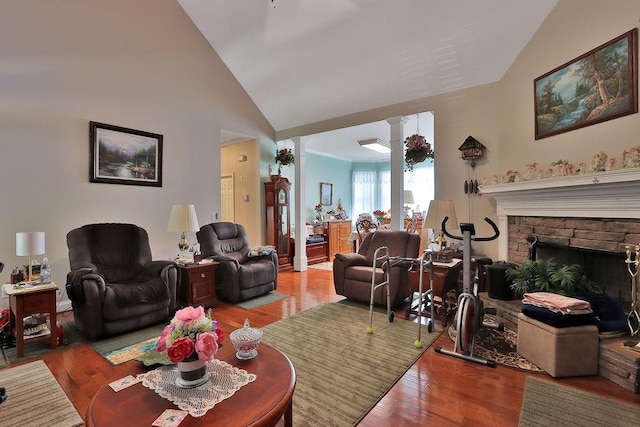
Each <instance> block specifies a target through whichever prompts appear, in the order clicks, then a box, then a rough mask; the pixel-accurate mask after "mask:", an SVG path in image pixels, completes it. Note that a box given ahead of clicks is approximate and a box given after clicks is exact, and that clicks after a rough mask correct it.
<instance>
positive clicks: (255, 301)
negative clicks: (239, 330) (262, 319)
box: [236, 292, 289, 310]
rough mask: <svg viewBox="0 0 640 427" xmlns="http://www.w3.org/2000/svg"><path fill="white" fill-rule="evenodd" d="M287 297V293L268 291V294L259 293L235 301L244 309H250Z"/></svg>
mask: <svg viewBox="0 0 640 427" xmlns="http://www.w3.org/2000/svg"><path fill="white" fill-rule="evenodd" d="M288 297H289V295H285V294H279V293H277V292H269V293H268V294H264V295H260V296H259V297H255V298H251V299H248V300H246V301H242V302H239V303H236V305H237V306H238V307H242V308H244V309H246V310H252V309H254V308H258V307H261V306H263V305H267V304H271V303H272V302H276V301H280V300H281V299H285V298H288Z"/></svg>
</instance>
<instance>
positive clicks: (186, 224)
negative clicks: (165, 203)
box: [167, 205, 200, 254]
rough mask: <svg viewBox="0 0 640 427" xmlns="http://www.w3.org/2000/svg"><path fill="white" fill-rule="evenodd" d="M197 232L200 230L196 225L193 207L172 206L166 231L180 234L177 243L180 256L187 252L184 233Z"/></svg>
mask: <svg viewBox="0 0 640 427" xmlns="http://www.w3.org/2000/svg"><path fill="white" fill-rule="evenodd" d="M198 230H200V226H199V225H198V217H197V216H196V208H195V207H194V206H193V205H173V207H172V208H171V215H170V216H169V225H168V226H167V231H179V232H181V233H182V235H181V236H180V241H179V242H178V249H180V253H181V254H185V252H187V250H189V242H188V241H187V238H186V236H185V233H186V232H187V231H198Z"/></svg>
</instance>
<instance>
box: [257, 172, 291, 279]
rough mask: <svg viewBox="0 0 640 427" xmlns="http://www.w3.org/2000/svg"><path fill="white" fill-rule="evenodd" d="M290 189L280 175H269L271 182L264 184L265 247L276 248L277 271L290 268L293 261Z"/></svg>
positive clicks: (287, 181) (288, 183)
mask: <svg viewBox="0 0 640 427" xmlns="http://www.w3.org/2000/svg"><path fill="white" fill-rule="evenodd" d="M290 188H291V183H290V182H289V180H288V179H287V178H285V177H283V176H280V175H271V181H268V182H265V183H264V192H265V204H266V218H267V224H266V225H267V245H273V246H275V247H276V252H277V253H278V268H279V269H287V268H291V266H292V261H293V251H292V250H291V230H290V228H291V227H290V224H291V221H290V215H291V214H290V212H289V189H290Z"/></svg>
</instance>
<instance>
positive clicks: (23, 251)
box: [16, 231, 45, 281]
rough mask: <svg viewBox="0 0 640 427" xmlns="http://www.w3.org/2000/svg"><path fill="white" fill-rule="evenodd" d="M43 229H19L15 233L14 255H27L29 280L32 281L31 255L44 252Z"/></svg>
mask: <svg viewBox="0 0 640 427" xmlns="http://www.w3.org/2000/svg"><path fill="white" fill-rule="evenodd" d="M44 246H45V245H44V231H21V232H19V233H16V255H17V256H28V257H29V281H33V266H32V264H31V257H32V256H34V255H42V254H44Z"/></svg>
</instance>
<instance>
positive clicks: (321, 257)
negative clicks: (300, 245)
mask: <svg viewBox="0 0 640 427" xmlns="http://www.w3.org/2000/svg"><path fill="white" fill-rule="evenodd" d="M295 247H296V242H295V239H292V240H291V253H292V254H295V253H296V249H295ZM328 259H329V258H328V256H327V242H326V241H325V242H315V243H307V265H312V264H318V263H321V262H325V261H327V260H328Z"/></svg>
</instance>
